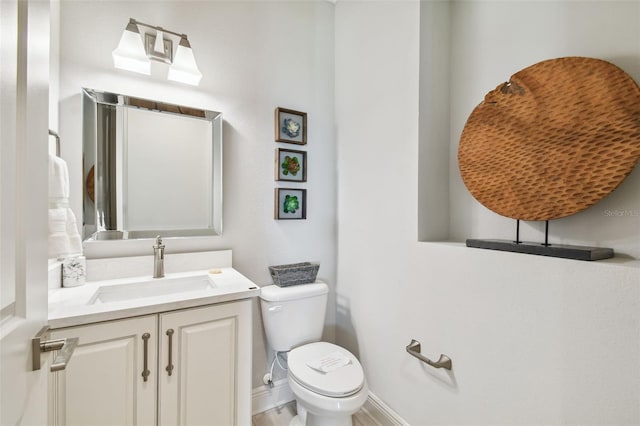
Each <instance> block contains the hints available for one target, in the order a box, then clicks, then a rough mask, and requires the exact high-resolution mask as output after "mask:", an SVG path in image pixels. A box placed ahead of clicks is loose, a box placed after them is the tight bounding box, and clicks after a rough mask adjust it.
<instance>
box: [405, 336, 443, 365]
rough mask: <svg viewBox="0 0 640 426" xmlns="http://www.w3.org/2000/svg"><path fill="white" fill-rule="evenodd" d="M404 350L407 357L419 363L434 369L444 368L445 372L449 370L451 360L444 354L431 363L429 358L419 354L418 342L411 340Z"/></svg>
mask: <svg viewBox="0 0 640 426" xmlns="http://www.w3.org/2000/svg"><path fill="white" fill-rule="evenodd" d="M406 349H407V352H408V353H409V355H412V356H414V357H416V358H418V359H419V360H420V361H422V362H424V363H427V364H429V365H430V366H432V367H434V368H445V369H447V370H451V367H452V365H451V364H452V363H451V358H449V357H448V356H446V355H444V354H440V358H439V359H438V360H437V361H431V360H430V359H429V358H427V357H426V356H424V355H422V354H421V353H420V350H421V346H420V342H418V341H417V340H416V339H411V343H409V344H408V345H407V348H406Z"/></svg>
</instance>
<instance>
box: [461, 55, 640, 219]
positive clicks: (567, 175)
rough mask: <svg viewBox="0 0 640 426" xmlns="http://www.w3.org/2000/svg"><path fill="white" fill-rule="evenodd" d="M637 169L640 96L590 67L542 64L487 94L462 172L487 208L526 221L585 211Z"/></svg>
mask: <svg viewBox="0 0 640 426" xmlns="http://www.w3.org/2000/svg"><path fill="white" fill-rule="evenodd" d="M639 160H640V87H639V86H638V85H637V84H636V83H635V82H634V81H633V79H632V78H631V77H630V76H629V75H628V74H627V73H625V72H624V71H622V70H621V69H620V68H618V67H616V66H615V65H613V64H611V63H609V62H606V61H603V60H599V59H593V58H583V57H566V58H558V59H551V60H547V61H543V62H539V63H537V64H535V65H532V66H530V67H527V68H525V69H523V70H521V71H519V72H517V73H516V74H514V75H513V76H512V77H511V79H510V80H509V82H507V83H503V84H501V85H499V86H498V87H496V89H495V90H493V91H491V92H489V93H487V95H486V96H485V98H484V102H482V103H481V104H480V105H478V106H477V107H476V108H475V109H474V110H473V112H472V113H471V115H470V116H469V118H468V120H467V123H466V124H465V127H464V130H463V132H462V135H461V137H460V145H459V148H458V163H459V168H460V174H461V176H462V180H463V181H464V184H465V185H466V186H467V188H468V189H469V192H471V194H472V195H473V196H474V197H475V198H476V199H477V200H478V201H479V202H480V203H481V204H483V205H484V206H485V207H487V208H489V209H490V210H492V211H494V212H496V213H498V214H500V215H502V216H506V217H510V218H513V219H521V220H550V219H558V218H561V217H565V216H569V215H572V214H575V213H577V212H579V211H582V210H584V209H586V208H588V207H590V206H592V205H593V204H595V203H597V202H598V201H599V200H601V199H602V198H604V197H605V196H607V195H608V194H609V193H610V192H611V191H613V190H614V189H615V188H616V187H617V186H618V185H619V184H620V183H621V182H622V181H623V180H624V179H625V178H626V177H627V176H628V175H629V173H631V171H632V170H633V168H634V167H635V165H636V164H637V162H638V161H639Z"/></svg>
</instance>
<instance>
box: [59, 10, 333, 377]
mask: <svg viewBox="0 0 640 426" xmlns="http://www.w3.org/2000/svg"><path fill="white" fill-rule="evenodd" d="M333 8H334V6H333V4H331V3H328V2H325V1H314V2H261V1H255V2H237V1H228V2H223V1H209V2H203V1H194V2H188V1H162V2H152V3H149V2H131V1H120V2H119V1H104V2H95V1H70V0H69V1H68V0H65V1H62V2H61V7H60V9H61V11H60V15H61V17H60V20H61V24H60V28H61V36H60V39H61V40H60V55H61V57H60V89H59V90H60V103H59V106H60V136H61V137H62V141H63V142H62V145H63V147H62V154H63V157H64V158H65V159H67V161H68V162H69V163H70V164H69V165H70V174H71V180H72V182H74V187H73V188H72V196H71V202H72V204H73V206H74V208H75V210H76V214H77V215H78V217H81V214H80V213H81V198H80V194H81V177H80V175H81V170H80V164H81V163H80V158H81V145H80V138H81V135H80V130H81V102H80V90H81V88H82V87H89V88H93V89H99V90H107V91H114V92H117V93H125V94H130V95H134V96H139V97H142V98H150V99H158V100H162V101H166V102H171V103H178V104H184V105H189V106H194V107H200V108H205V109H211V110H214V111H221V112H222V113H223V118H224V127H223V133H224V177H223V180H224V211H223V220H224V230H223V235H222V237H219V238H186V239H166V240H165V244H166V256H167V257H169V256H171V253H176V252H189V251H200V250H215V249H227V248H231V249H233V255H234V256H233V263H234V266H235V267H236V268H237V269H238V270H239V271H240V272H241V273H243V274H245V275H246V276H247V277H249V278H250V279H252V280H254V281H255V282H256V283H258V284H259V285H265V284H268V283H270V278H269V272H268V269H267V267H268V266H269V265H277V264H284V263H293V262H298V261H317V262H320V264H321V267H320V271H319V278H321V279H324V280H326V281H327V282H328V283H329V284H330V285H331V286H333V285H334V283H335V274H336V271H335V265H336V195H335V192H336V165H335V155H336V154H335V137H334V117H333V105H334V99H333ZM130 17H131V18H135V19H137V20H139V21H142V22H146V23H149V24H152V25H160V26H162V27H165V28H167V29H170V30H173V31H176V32H184V33H186V34H187V35H188V36H189V40H190V42H191V46H192V48H193V50H194V52H195V56H196V60H197V62H198V66H199V67H200V70H201V71H202V73H203V75H204V76H203V78H202V81H201V83H200V86H199V87H197V88H193V87H190V86H185V85H182V84H179V83H173V82H169V81H167V80H166V72H167V71H166V69H167V68H166V66H164V65H163V64H159V63H154V64H152V75H151V76H142V75H137V74H132V73H128V72H126V71H121V70H116V69H114V68H113V64H112V59H111V51H112V50H113V49H114V48H115V47H116V46H117V44H118V41H119V40H120V36H121V34H122V31H123V30H124V28H125V26H126V24H127V22H128V20H129V18H130ZM278 106H280V107H285V108H291V109H295V110H299V111H305V112H307V113H308V132H309V133H308V141H309V142H308V144H307V145H306V146H300V145H285V144H276V143H274V129H273V123H274V109H275V108H276V107H278ZM277 146H280V147H290V148H294V149H304V150H306V151H307V152H308V182H307V183H306V184H299V185H298V186H300V187H304V188H307V189H308V197H309V198H308V212H307V220H303V221H275V220H274V219H273V210H274V207H273V198H274V196H273V192H274V188H275V187H276V186H284V187H288V186H296V185H295V184H291V183H289V184H288V185H282V184H276V182H274V178H273V176H274V170H273V168H274V155H275V148H276V147H277ZM151 246H152V243H151V242H150V240H142V241H124V242H104V243H103V242H101V243H100V244H94V245H93V246H91V247H87V248H86V249H85V253H86V254H87V255H88V256H89V257H107V256H125V255H133V254H148V253H151V250H152V248H151ZM169 272H170V271H169ZM333 306H334V305H333V303H331V304H330V307H329V308H330V309H329V312H330V313H332V312H334V311H335V309H334V307H333ZM254 308H256V309H254V317H255V321H254V365H253V373H254V380H253V382H254V386H258V385H259V384H262V375H263V374H264V373H265V372H266V368H267V366H266V364H267V353H266V351H267V350H266V347H265V343H264V337H263V333H262V323H261V320H260V313H259V310H258V309H257V303H256V305H255V307H254ZM333 322H334V318H333V315H332V314H330V315H329V316H328V318H327V338H328V339H330V340H331V339H333V332H332V324H333Z"/></svg>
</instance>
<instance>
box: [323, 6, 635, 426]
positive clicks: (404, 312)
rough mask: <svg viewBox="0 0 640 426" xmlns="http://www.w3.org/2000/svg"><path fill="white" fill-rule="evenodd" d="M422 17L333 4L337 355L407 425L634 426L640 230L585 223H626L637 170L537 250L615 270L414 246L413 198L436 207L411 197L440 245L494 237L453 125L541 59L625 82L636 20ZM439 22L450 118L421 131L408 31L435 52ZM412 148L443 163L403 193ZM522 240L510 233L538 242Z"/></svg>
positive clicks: (614, 10)
mask: <svg viewBox="0 0 640 426" xmlns="http://www.w3.org/2000/svg"><path fill="white" fill-rule="evenodd" d="M449 6H450V8H449ZM423 7H424V8H426V9H423V10H422V12H423V13H433V14H436V15H437V16H435V18H434V17H433V16H432V17H429V16H428V15H427V16H425V15H423V16H422V23H421V10H420V3H419V2H417V1H405V2H393V1H380V2H355V1H354V2H351V1H339V2H338V3H337V4H336V16H335V25H336V117H337V119H336V125H337V129H338V133H337V142H338V169H339V171H340V174H339V180H338V188H339V194H338V220H339V239H338V252H339V263H338V285H337V293H338V295H337V303H338V307H337V309H338V310H337V330H336V337H337V342H338V343H340V344H343V345H345V346H346V347H348V348H349V349H351V350H352V351H354V352H355V353H357V354H359V356H360V359H361V361H362V363H363V366H364V368H365V370H366V377H367V379H368V381H369V385H370V388H371V390H372V391H373V392H374V393H375V394H376V395H377V396H379V397H380V398H381V399H382V400H383V401H385V402H386V403H387V404H388V405H389V406H390V407H391V408H393V409H394V410H395V411H397V412H398V413H399V414H400V415H401V416H402V417H404V418H405V420H407V421H408V422H409V423H410V424H412V425H525V424H549V425H560V424H567V425H568V424H574V425H578V424H579V425H590V424H591V425H614V424H615V425H617V426H618V425H636V424H639V423H640V404H638V401H640V285H639V284H640V262H639V261H638V258H640V251H639V250H640V248H639V247H638V246H639V244H640V238H639V237H640V234H639V232H640V215H635V216H634V215H629V216H626V217H622V218H614V217H606V216H605V217H603V216H604V214H603V210H602V209H605V208H607V209H608V208H611V209H620V210H629V211H631V212H632V213H633V212H634V211H635V212H637V211H638V210H636V209H638V207H637V206H638V203H639V202H640V192H639V191H637V188H638V185H637V184H638V170H636V171H635V172H634V174H633V175H632V176H631V177H630V179H629V180H627V181H626V182H625V183H624V184H623V185H624V186H621V187H620V188H618V190H617V191H616V192H615V193H614V194H612V195H611V196H610V197H608V199H606V200H604V201H603V202H602V203H605V204H598V205H597V206H595V207H594V208H593V209H594V210H593V211H587V212H584V213H582V214H581V215H582V216H583V217H578V216H579V215H578V216H576V217H575V218H574V219H575V221H576V222H577V224H574V223H573V222H571V218H567V219H566V223H567V225H566V226H564V225H562V226H561V224H552V228H551V229H552V237H555V238H558V239H560V238H562V239H567V240H574V239H575V240H578V241H580V242H582V243H584V242H585V240H591V239H593V240H595V241H596V242H598V243H600V244H606V245H609V246H612V247H614V249H616V250H617V251H618V252H621V253H622V254H623V255H622V256H619V257H617V258H616V259H614V260H607V261H598V262H581V261H572V260H565V259H555V258H546V257H540V256H527V255H520V254H515V253H501V252H494V251H489V250H479V249H470V248H466V247H464V245H463V244H460V243H424V242H417V239H418V217H417V212H418V211H419V204H418V194H419V193H420V192H421V191H423V190H427V191H428V190H432V191H435V192H438V195H436V196H435V201H433V200H432V201H431V202H432V203H433V202H437V203H441V204H438V205H435V206H434V205H429V202H428V200H427V201H425V200H424V198H421V200H420V207H421V208H423V207H424V206H425V205H426V206H427V207H428V209H434V208H435V209H446V211H447V215H450V219H449V224H450V225H451V231H450V232H448V233H446V235H449V238H452V239H457V240H463V239H464V238H466V237H468V236H471V235H470V234H473V233H475V232H481V234H482V237H485V238H492V237H505V236H504V235H500V233H501V232H502V228H503V226H504V223H503V221H502V220H501V219H500V218H498V219H495V218H492V217H489V215H488V214H487V213H485V212H482V209H483V207H482V206H480V205H474V204H473V200H472V199H470V200H469V197H470V196H469V195H468V194H467V193H466V189H465V188H464V186H462V185H461V183H460V182H459V178H458V177H457V176H458V175H457V164H456V162H455V152H456V149H457V148H456V146H457V139H458V138H459V135H460V132H461V130H462V126H463V125H464V122H465V120H466V117H467V116H468V115H469V113H470V112H471V110H472V109H473V107H475V105H477V103H478V102H480V101H481V100H482V98H483V96H484V94H485V93H486V92H487V91H489V90H491V89H493V88H494V87H495V86H497V85H498V84H499V83H501V82H503V81H506V80H507V79H508V78H509V76H510V75H511V74H513V73H514V72H516V71H518V70H520V69H521V68H523V67H525V66H527V65H531V64H533V63H536V62H538V61H539V60H542V59H547V58H551V57H557V56H563V55H569V54H573V55H583V56H595V57H601V58H604V59H607V60H610V61H611V62H614V63H615V64H617V65H618V66H620V67H622V68H623V69H625V70H626V71H627V72H629V73H630V74H631V75H632V76H633V77H634V79H635V80H636V81H640V75H638V73H639V72H640V67H639V65H640V34H639V32H638V31H640V30H639V29H640V11H639V9H638V8H639V7H640V3H638V2H560V1H559V2H485V1H469V2H450V4H449V5H447V3H434V2H426V3H424V4H423ZM428 18H431V19H428ZM447 19H450V25H451V26H450V36H451V40H450V43H451V55H450V57H449V62H450V68H449V72H448V75H449V77H448V79H447V78H444V80H443V84H445V85H446V84H448V82H449V81H450V93H451V97H450V106H448V107H449V113H448V119H447V118H446V117H445V118H444V119H442V120H433V117H432V116H430V117H425V116H423V115H422V114H423V113H424V112H425V111H427V110H428V109H429V108H432V110H433V108H435V106H434V105H433V104H428V103H427V104H425V103H424V102H423V100H424V97H420V98H419V97H418V94H419V93H420V91H421V90H423V89H424V86H421V83H422V84H426V83H431V84H433V85H434V87H437V84H435V83H434V80H433V79H434V78H436V77H434V76H436V75H438V74H439V73H440V72H441V71H440V70H438V67H441V66H447V65H446V64H443V63H442V61H440V60H434V59H433V58H430V57H422V58H421V57H420V55H421V53H422V54H425V52H429V49H426V48H425V46H424V45H423V46H419V45H418V40H420V39H421V38H420V37H421V30H422V41H423V42H424V40H425V39H427V40H428V39H429V37H442V36H443V34H442V31H441V30H442V29H441V28H439V27H438V28H425V27H424V25H427V24H429V22H432V23H433V21H435V22H439V23H442V22H443V21H442V20H445V22H446V20H447ZM421 25H422V26H423V28H421ZM445 42H446V37H445ZM354 52H357V54H354ZM431 52H432V53H434V55H435V56H436V58H438V59H440V58H441V56H442V52H441V51H439V50H438V49H437V48H435V49H432V50H431ZM418 64H420V67H421V68H420V71H419V72H418ZM434 68H435V69H434ZM436 81H437V79H436ZM423 94H424V93H423ZM434 96H436V97H442V91H441V89H440V90H438V91H437V92H435V93H434ZM438 99H441V98H438ZM419 111H420V116H419V114H418V112H419ZM425 120H428V121H430V125H432V126H436V128H435V129H429V128H428V126H426V125H425ZM449 126H450V127H449ZM449 135H450V136H449ZM423 137H427V138H430V139H431V141H432V142H433V139H434V138H435V139H437V138H441V139H445V140H443V141H442V142H443V143H445V144H447V145H448V146H450V147H451V153H450V158H451V160H450V162H449V164H448V167H446V166H444V167H442V169H443V170H445V171H446V170H447V168H448V170H449V173H450V175H444V176H443V175H442V173H440V174H439V175H438V174H436V176H432V179H433V180H432V181H431V182H424V181H420V182H419V176H420V177H423V176H425V175H429V172H430V171H425V170H421V169H420V167H422V166H423V165H424V162H421V161H419V156H418V154H419V150H422V149H423V148H424V145H423V144H422V142H423V140H422V138H423ZM449 137H450V140H447V139H446V138H449ZM422 154H423V153H420V159H421V160H423V159H424V157H423V156H422ZM441 154H442V153H441V151H438V154H437V155H441ZM438 176H440V178H438ZM441 185H450V189H449V190H448V193H446V192H445V193H444V194H442V189H441ZM421 195H422V194H421ZM449 199H450V200H451V201H450V204H451V206H449ZM424 213H427V214H429V213H430V211H427V212H424V211H422V212H421V214H424ZM438 214H441V213H438ZM435 220H437V221H439V222H438V223H443V222H444V221H443V220H442V219H441V218H440V217H437V218H436V219H435ZM563 220H564V219H563ZM612 222H613V223H612ZM444 226H446V225H444ZM458 227H459V228H458ZM508 227H509V229H508V230H507V231H505V232H506V237H507V238H509V236H510V235H511V233H512V225H511V222H510V221H509V222H508ZM454 228H455V229H454ZM533 228H534V227H533V226H532V227H531V229H528V230H527V232H528V234H529V235H533V234H535V235H534V236H536V237H537V236H538V235H537V232H538V231H539V230H538V229H533ZM602 228H604V230H603V231H600V229H602ZM554 232H555V234H554ZM412 338H415V339H417V340H419V341H421V342H422V352H423V354H425V355H426V356H428V357H431V358H436V359H437V357H438V356H439V354H440V353H445V354H447V355H448V356H450V357H451V358H452V360H453V370H452V372H451V373H447V372H446V371H443V370H436V369H433V368H430V367H428V366H426V365H425V364H422V363H420V361H418V360H416V359H415V358H413V357H411V356H410V355H408V354H407V353H406V352H405V346H406V345H407V344H408V343H409V342H410V340H411V339H412Z"/></svg>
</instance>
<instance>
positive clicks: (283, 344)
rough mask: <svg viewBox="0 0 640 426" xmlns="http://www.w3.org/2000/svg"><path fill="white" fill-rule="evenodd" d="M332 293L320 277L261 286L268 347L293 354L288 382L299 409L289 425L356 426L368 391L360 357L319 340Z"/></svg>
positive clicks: (291, 355) (261, 300) (289, 362)
mask: <svg viewBox="0 0 640 426" xmlns="http://www.w3.org/2000/svg"><path fill="white" fill-rule="evenodd" d="M328 293H329V287H328V286H327V284H325V283H323V282H318V281H316V282H315V283H313V284H302V285H295V286H291V287H278V286H275V285H270V286H266V287H262V289H261V294H260V307H261V310H262V320H263V322H264V329H265V333H266V335H267V341H268V342H269V346H271V347H272V348H273V349H274V350H275V351H278V352H288V353H289V354H288V359H287V361H288V365H289V368H288V372H287V382H288V383H289V386H290V387H291V390H292V392H293V395H294V396H295V398H296V402H297V409H298V415H297V416H296V417H294V418H293V419H292V420H291V423H290V426H306V425H309V426H311V425H313V426H352V425H353V422H352V420H351V416H352V414H354V413H356V412H357V411H358V410H360V408H362V406H363V405H364V403H365V402H366V400H367V396H368V394H369V389H368V386H367V382H366V380H365V378H364V372H363V371H362V366H361V365H360V362H359V361H358V359H357V358H356V357H355V356H354V355H353V354H352V353H351V352H349V351H348V350H346V349H344V348H342V347H340V346H338V345H334V344H332V343H328V342H321V341H320V338H321V337H322V329H323V327H324V316H325V313H326V308H327V295H328Z"/></svg>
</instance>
